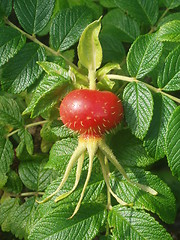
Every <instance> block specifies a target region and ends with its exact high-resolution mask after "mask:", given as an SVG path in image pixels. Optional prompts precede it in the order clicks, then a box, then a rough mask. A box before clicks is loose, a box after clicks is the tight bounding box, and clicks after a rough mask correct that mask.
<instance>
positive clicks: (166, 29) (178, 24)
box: [157, 20, 180, 42]
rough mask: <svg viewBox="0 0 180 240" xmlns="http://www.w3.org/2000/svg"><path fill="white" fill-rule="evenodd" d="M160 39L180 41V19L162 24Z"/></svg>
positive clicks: (158, 34)
mask: <svg viewBox="0 0 180 240" xmlns="http://www.w3.org/2000/svg"><path fill="white" fill-rule="evenodd" d="M157 38H158V40H159V41H170V42H180V20H174V21H171V22H168V23H166V24H164V25H162V26H161V27H160V29H159V31H158V33H157Z"/></svg>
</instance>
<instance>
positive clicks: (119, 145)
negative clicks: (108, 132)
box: [111, 130, 156, 167]
mask: <svg viewBox="0 0 180 240" xmlns="http://www.w3.org/2000/svg"><path fill="white" fill-rule="evenodd" d="M111 149H112V150H113V153H114V154H115V155H116V157H117V158H118V159H119V161H120V163H121V164H122V165H124V166H130V167H135V166H138V167H146V166H148V165H150V164H152V163H154V162H155V161H156V160H155V159H154V158H152V157H150V156H148V155H147V152H146V150H145V148H144V147H143V145H142V142H141V141H140V140H139V139H137V138H136V137H135V136H133V135H132V134H131V132H130V131H129V130H121V131H119V132H118V133H117V134H116V135H114V136H113V138H112V141H111Z"/></svg>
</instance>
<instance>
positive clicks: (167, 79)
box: [158, 47, 180, 91]
mask: <svg viewBox="0 0 180 240" xmlns="http://www.w3.org/2000/svg"><path fill="white" fill-rule="evenodd" d="M158 86H159V88H162V89H163V90H164V91H177V90H180V47H177V48H175V49H174V50H173V51H172V52H170V54H169V55H168V56H167V58H166V59H165V63H164V71H163V72H160V73H159V78H158Z"/></svg>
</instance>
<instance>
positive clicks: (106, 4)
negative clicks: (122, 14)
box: [100, 0, 116, 8]
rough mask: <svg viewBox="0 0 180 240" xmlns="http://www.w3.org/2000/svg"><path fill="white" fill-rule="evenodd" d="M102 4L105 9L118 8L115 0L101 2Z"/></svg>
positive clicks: (102, 0) (101, 0)
mask: <svg viewBox="0 0 180 240" xmlns="http://www.w3.org/2000/svg"><path fill="white" fill-rule="evenodd" d="M100 4H101V5H102V6H103V7H106V8H114V7H116V4H115V2H114V0H100Z"/></svg>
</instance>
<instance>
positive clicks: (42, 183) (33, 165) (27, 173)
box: [19, 156, 52, 191]
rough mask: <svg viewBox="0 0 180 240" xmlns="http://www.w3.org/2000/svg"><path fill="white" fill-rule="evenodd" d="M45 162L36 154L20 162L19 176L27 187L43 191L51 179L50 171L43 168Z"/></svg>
mask: <svg viewBox="0 0 180 240" xmlns="http://www.w3.org/2000/svg"><path fill="white" fill-rule="evenodd" d="M41 158H42V157H41ZM45 164H46V161H45V160H44V161H42V159H40V158H39V157H38V156H37V157H34V158H32V159H29V161H22V162H21V163H20V165H19V176H20V178H21V180H22V182H23V183H24V185H25V186H26V187H27V188H29V189H31V190H34V191H43V190H44V189H45V188H46V187H47V186H48V184H49V183H50V181H51V180H52V171H51V170H49V169H44V166H45Z"/></svg>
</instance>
